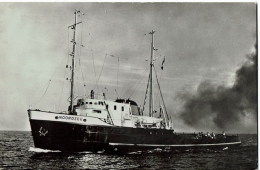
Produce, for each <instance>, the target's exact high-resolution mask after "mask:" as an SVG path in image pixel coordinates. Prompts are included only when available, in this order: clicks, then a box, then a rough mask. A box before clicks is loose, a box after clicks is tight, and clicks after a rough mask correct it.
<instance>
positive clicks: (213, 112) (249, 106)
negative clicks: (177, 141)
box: [180, 46, 257, 130]
mask: <svg viewBox="0 0 260 170" xmlns="http://www.w3.org/2000/svg"><path fill="white" fill-rule="evenodd" d="M255 47H256V46H255ZM180 97H181V99H183V101H184V105H183V108H182V110H181V112H180V117H181V118H182V119H183V120H184V122H185V123H186V124H188V125H189V126H192V127H202V125H203V124H204V125H205V122H209V124H211V125H212V126H213V127H216V128H218V129H221V130H225V129H226V128H228V127H229V126H230V125H231V124H232V125H235V126H239V123H241V121H242V119H243V118H245V116H253V117H254V118H255V122H256V121H257V53H256V52H254V53H252V54H250V55H248V56H247V61H246V62H245V63H244V64H243V65H242V67H241V68H239V69H238V70H237V71H236V78H235V82H234V84H233V86H232V87H225V86H214V85H212V84H211V83H210V82H208V81H204V82H202V83H201V84H200V85H199V86H198V89H197V92H196V94H182V95H180ZM255 122H254V123H255Z"/></svg>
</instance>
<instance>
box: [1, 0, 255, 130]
mask: <svg viewBox="0 0 260 170" xmlns="http://www.w3.org/2000/svg"><path fill="white" fill-rule="evenodd" d="M75 9H78V10H80V11H81V12H82V13H81V15H80V16H78V21H82V23H81V24H79V25H78V27H77V28H78V29H77V33H78V34H77V51H76V73H77V76H76V78H75V79H76V88H75V93H76V96H79V97H80V96H83V95H84V94H85V95H88V94H89V93H90V90H92V89H94V90H95V91H96V94H101V93H102V92H105V93H106V97H107V98H108V99H110V100H114V99H115V98H117V97H121V98H130V99H132V100H135V101H137V102H138V104H139V105H142V104H143V102H144V101H143V100H144V95H145V89H146V83H147V79H148V70H149V69H148V67H149V63H148V61H147V60H149V58H150V42H151V37H150V36H149V34H148V33H149V32H150V31H151V30H152V29H153V30H155V31H156V33H155V48H156V49H158V50H157V51H155V52H154V57H155V59H156V60H155V67H156V70H157V74H158V78H159V80H160V85H161V89H162V92H163V94H164V100H165V103H166V107H167V110H168V113H169V114H170V115H171V117H172V119H173V122H174V128H175V129H176V131H199V130H203V131H207V130H214V131H222V130H226V131H228V132H238V133H248V132H250V133H256V132H257V121H256V118H255V117H254V116H252V115H251V114H248V116H246V117H240V119H234V121H232V119H231V121H230V122H228V123H229V124H230V126H224V127H218V126H217V125H216V124H215V123H212V122H213V121H212V119H214V117H213V115H212V116H211V117H210V118H209V119H203V118H201V119H200V118H199V119H200V120H203V121H200V122H199V123H200V125H199V126H198V124H188V123H187V121H186V122H185V120H183V118H184V116H183V113H184V112H183V107H184V106H185V101H183V99H184V98H183V97H180V96H183V95H185V94H186V95H191V94H196V93H198V89H199V88H201V87H202V86H201V83H203V82H205V81H207V82H210V84H211V85H212V87H213V88H215V87H225V88H232V87H233V86H234V83H235V82H236V77H237V73H236V72H237V70H239V69H240V68H241V67H243V65H244V64H245V63H246V62H247V60H248V58H247V56H248V55H250V54H251V53H253V52H254V45H255V42H256V4H255V3H87V2H82V3H79V2H78V3H71V2H66V3H65V2H56V3H54V2H53V3H47V2H45V3H43V2H42V3H29V2H27V3H17V2H12V3H8V2H1V3H0V42H1V47H0V49H1V55H0V59H1V62H0V71H1V82H0V91H1V96H0V101H1V102H0V107H1V109H2V112H1V114H0V130H30V124H29V120H28V115H27V109H29V108H35V109H42V110H52V111H53V110H55V111H65V110H67V107H68V105H69V103H68V101H67V99H68V97H69V80H66V78H69V76H70V74H69V71H70V70H69V68H66V65H68V67H69V66H70V60H71V58H70V57H69V55H68V54H69V53H70V52H71V50H72V46H71V44H70V40H71V39H72V30H71V29H68V26H69V25H72V24H73V19H74V16H73V12H74V10H75ZM83 13H84V15H83ZM112 56H114V57H112ZM164 56H165V63H164V69H163V70H161V69H160V66H161V63H162V60H163V58H164ZM118 58H119V62H118ZM84 84H85V86H84ZM154 86H155V85H154ZM154 95H155V96H158V92H155V94H154ZM195 96H196V95H195ZM155 98H158V97H155ZM186 99H187V98H186ZM156 106H157V105H156ZM185 114H186V113H185ZM209 114H211V113H209ZM186 116H187V115H186ZM197 118H198V117H197ZM211 121H212V122H211ZM238 127H239V128H238ZM223 128H224V129H223ZM225 128H226V129H225Z"/></svg>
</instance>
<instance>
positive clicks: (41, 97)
mask: <svg viewBox="0 0 260 170" xmlns="http://www.w3.org/2000/svg"><path fill="white" fill-rule="evenodd" d="M50 83H51V80H49V82H48V84H47V87H46V89H45V91H44V93H43V95H42V96H41V97H40V99H39V100H38V101H37V103H35V105H37V104H38V103H39V102H40V101H41V100H42V98H43V97H44V95H45V94H46V92H47V90H48V88H49V86H50Z"/></svg>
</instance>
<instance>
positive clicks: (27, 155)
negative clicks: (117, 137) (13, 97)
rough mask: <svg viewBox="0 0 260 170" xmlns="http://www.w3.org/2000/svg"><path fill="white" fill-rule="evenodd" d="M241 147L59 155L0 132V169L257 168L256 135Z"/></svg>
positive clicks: (27, 138)
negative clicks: (117, 153)
mask: <svg viewBox="0 0 260 170" xmlns="http://www.w3.org/2000/svg"><path fill="white" fill-rule="evenodd" d="M240 137H241V140H242V145H241V146H240V147H239V148H236V149H233V150H230V149H224V150H205V151H200V152H194V151H189V150H187V151H185V152H164V151H160V150H153V151H149V152H145V153H142V152H134V153H127V154H123V155H113V154H106V153H90V152H80V153H62V152H59V151H48V150H42V149H38V148H34V145H33V140H32V137H31V132H15V131H0V169H161V170H164V169H167V170H168V169H176V170H179V169H195V170H197V169H199V170H204V169H220V170H224V169H233V170H252V169H256V168H257V162H258V151H257V149H258V146H257V135H240Z"/></svg>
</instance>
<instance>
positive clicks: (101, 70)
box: [97, 54, 107, 84]
mask: <svg viewBox="0 0 260 170" xmlns="http://www.w3.org/2000/svg"><path fill="white" fill-rule="evenodd" d="M106 57H107V54H106V55H105V58H104V61H103V65H102V68H101V71H100V73H99V76H98V80H97V84H98V82H99V79H100V77H101V75H102V72H103V68H104V65H105V61H106Z"/></svg>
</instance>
